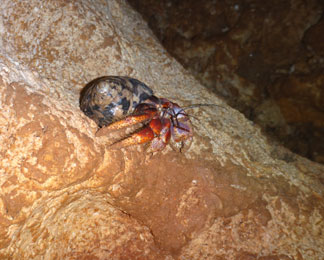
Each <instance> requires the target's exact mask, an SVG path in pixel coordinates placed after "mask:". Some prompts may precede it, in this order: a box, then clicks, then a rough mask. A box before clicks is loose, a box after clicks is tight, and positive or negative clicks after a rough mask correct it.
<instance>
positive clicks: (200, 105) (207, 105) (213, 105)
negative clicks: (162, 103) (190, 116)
mask: <svg viewBox="0 0 324 260" xmlns="http://www.w3.org/2000/svg"><path fill="white" fill-rule="evenodd" d="M196 107H221V108H224V109H226V107H223V106H221V105H216V104H192V105H190V106H186V107H182V109H183V110H185V109H190V108H196Z"/></svg>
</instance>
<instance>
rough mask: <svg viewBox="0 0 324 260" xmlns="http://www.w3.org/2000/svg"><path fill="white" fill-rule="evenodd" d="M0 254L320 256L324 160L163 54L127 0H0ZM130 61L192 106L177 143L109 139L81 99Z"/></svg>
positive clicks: (134, 69) (164, 92)
mask: <svg viewBox="0 0 324 260" xmlns="http://www.w3.org/2000/svg"><path fill="white" fill-rule="evenodd" d="M0 14H1V15H0V17H1V20H0V33H1V42H0V44H1V46H0V47H1V48H0V50H1V51H0V76H1V81H0V84H1V87H0V108H1V110H0V111H1V112H0V140H1V146H0V153H1V161H0V232H1V235H0V257H1V258H3V259H320V258H322V257H323V256H324V251H323V248H324V238H323V234H322V232H323V230H324V224H323V215H324V203H323V190H324V187H323V186H324V168H323V166H321V165H319V164H315V163H312V162H310V161H308V160H306V159H304V158H301V157H299V156H297V155H295V154H292V153H291V152H289V151H287V150H285V149H284V148H282V147H280V146H277V145H276V144H271V143H269V142H268V141H267V140H266V138H265V137H264V136H263V135H262V134H261V132H260V130H259V129H258V128H257V127H255V126H254V125H253V124H252V123H251V122H250V121H248V120H246V119H245V118H244V116H243V115H242V114H240V113H238V112H237V111H235V110H233V109H231V108H230V107H227V106H225V105H224V104H223V102H222V101H221V100H220V99H219V98H217V96H215V95H214V94H211V93H210V92H208V90H206V89H205V88H204V87H202V86H201V85H199V84H198V83H197V82H196V81H195V80H194V79H193V77H192V76H191V75H190V74H188V73H187V72H186V71H185V70H184V69H183V68H182V67H181V66H180V65H179V64H178V63H177V62H176V61H175V60H174V59H172V58H171V57H170V56H169V55H168V54H167V53H166V52H165V50H164V49H163V48H162V47H161V46H160V44H159V43H158V42H157V41H156V39H155V38H154V37H153V35H152V34H151V32H150V31H149V30H148V28H147V26H146V24H145V23H144V22H143V21H142V20H141V17H140V16H139V15H138V14H137V13H136V12H134V11H133V10H132V9H131V8H130V7H129V6H128V5H127V4H126V2H124V1H121V0H118V1H100V0H98V1H88V0H83V1H78V2H69V1H42V2H41V3H40V2H39V1H36V0H30V1H18V0H10V1H9V0H5V1H2V4H1V7H0ZM103 75H127V76H131V77H134V78H138V79H139V80H141V81H143V82H145V83H146V84H148V85H149V86H150V87H151V88H152V89H153V90H154V91H155V93H156V95H158V96H163V97H166V98H169V99H171V100H174V101H176V102H177V103H179V104H180V105H183V106H186V105H189V104H195V103H206V104H221V105H222V106H224V107H225V108H219V107H213V106H209V107H200V108H196V109H192V110H190V114H192V115H193V117H192V123H193V125H194V131H195V133H194V141H193V144H192V146H191V147H190V149H189V150H188V151H187V152H186V153H177V152H174V151H172V149H171V148H169V147H168V148H167V149H165V150H164V151H163V152H161V153H157V154H153V155H151V154H148V153H146V152H145V147H143V146H133V147H129V148H125V149H121V150H111V149H109V147H108V146H106V145H105V144H106V143H107V140H106V139H107V138H106V137H105V136H104V137H100V138H99V137H95V132H96V130H97V127H96V125H95V123H94V122H92V121H91V120H90V119H89V118H87V117H86V116H85V115H84V114H83V113H82V112H81V111H80V109H79V94H80V91H81V89H82V88H83V87H84V86H85V84H86V83H87V82H89V81H90V80H92V79H93V78H95V77H98V76H103Z"/></svg>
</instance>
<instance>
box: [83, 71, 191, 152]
mask: <svg viewBox="0 0 324 260" xmlns="http://www.w3.org/2000/svg"><path fill="white" fill-rule="evenodd" d="M80 107H81V110H82V111H83V112H84V113H85V114H86V115H87V116H89V117H90V118H92V119H93V120H94V121H95V122H96V123H97V124H98V125H99V127H104V128H105V130H108V131H110V130H111V131H116V130H119V129H123V128H127V127H131V126H134V125H137V124H142V125H143V126H142V127H141V128H140V129H139V130H136V131H135V132H134V133H131V134H130V135H129V136H126V137H124V138H122V139H121V140H119V141H118V144H119V146H121V147H125V146H130V145H136V144H142V143H147V142H151V150H152V151H161V150H163V149H164V148H165V146H166V145H167V144H168V143H171V144H172V147H174V148H177V149H178V150H180V151H181V150H182V149H183V148H184V147H185V146H188V145H189V144H190V143H191V140H192V134H193V133H192V126H191V122H190V119H189V117H188V115H187V114H186V113H185V111H184V110H183V109H182V108H181V107H180V106H179V105H177V104H176V103H173V102H171V101H169V100H168V99H165V98H157V97H156V96H154V95H153V91H152V90H151V89H150V88H149V87H148V86H146V85H145V84H144V83H142V82H140V81H138V80H136V79H133V78H129V77H114V76H106V77H102V78H98V79H96V80H93V81H91V82H90V83H89V84H88V85H87V86H86V87H85V89H84V90H83V93H81V99H80Z"/></svg>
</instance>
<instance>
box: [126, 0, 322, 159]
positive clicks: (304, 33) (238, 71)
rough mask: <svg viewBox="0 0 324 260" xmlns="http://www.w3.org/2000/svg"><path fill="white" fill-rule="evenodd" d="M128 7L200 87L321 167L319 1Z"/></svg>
mask: <svg viewBox="0 0 324 260" xmlns="http://www.w3.org/2000/svg"><path fill="white" fill-rule="evenodd" d="M129 2H130V3H131V4H132V5H133V6H134V7H135V8H136V9H137V10H139V12H141V13H142V14H143V16H144V17H145V18H146V20H147V21H148V23H149V25H150V27H151V28H152V30H153V31H154V32H155V34H156V35H157V37H158V38H159V39H160V41H161V42H162V43H163V45H164V46H165V48H166V49H167V50H168V51H169V52H170V53H171V54H172V55H173V56H174V57H176V58H177V60H178V61H180V62H181V64H183V66H184V67H185V68H187V69H188V70H189V71H190V72H192V73H193V75H195V76H196V78H197V79H199V80H200V82H202V83H203V84H204V85H205V86H208V87H209V88H210V89H211V90H212V91H213V92H215V93H217V94H218V95H220V96H222V97H223V98H224V99H225V100H226V101H227V102H228V103H229V104H230V105H231V106H232V107H234V108H236V109H238V110H239V111H241V112H242V113H244V115H245V116H246V117H248V118H249V119H251V120H253V121H254V122H256V123H257V124H259V125H260V126H261V127H262V128H263V129H264V130H265V132H266V133H268V134H269V136H272V137H275V138H276V139H277V140H279V141H280V142H281V143H282V144H284V145H285V146H286V147H288V148H289V149H291V150H292V151H294V152H296V153H298V154H300V155H302V156H305V157H307V158H310V159H311V160H314V161H317V162H320V163H324V109H323V103H324V88H323V74H324V13H323V11H324V5H323V1H320V0H308V1H303V0H281V1H278V0H268V1H255V0H227V1H214V0H206V1H196V0H187V1H177V0H161V1H154V0H153V1H152V0H129ZM148 6H149V8H147V7H148Z"/></svg>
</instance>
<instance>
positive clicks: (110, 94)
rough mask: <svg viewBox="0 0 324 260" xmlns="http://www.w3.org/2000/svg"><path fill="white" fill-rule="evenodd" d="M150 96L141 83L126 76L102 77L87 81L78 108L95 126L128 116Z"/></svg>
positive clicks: (150, 92) (148, 90)
mask: <svg viewBox="0 0 324 260" xmlns="http://www.w3.org/2000/svg"><path fill="white" fill-rule="evenodd" d="M152 95H153V91H152V90H151V89H150V88H149V87H148V86H146V85H145V84H144V83H143V82H141V81H139V80H137V79H133V78H130V77H120V76H105V77H100V78H97V79H94V80H93V81H91V82H89V83H88V84H87V85H86V86H85V88H84V89H83V90H82V92H81V98H80V108H81V110H82V111H83V112H84V113H85V114H86V115H87V116H88V117H90V118H91V119H93V120H94V121H95V122H96V123H97V124H98V126H99V127H103V126H107V125H109V124H111V123H113V122H115V121H118V120H120V119H122V118H124V117H125V116H127V115H129V114H131V113H132V112H133V111H134V109H135V107H136V106H137V105H138V104H140V103H142V102H144V101H145V100H147V99H148V98H149V97H151V96H152Z"/></svg>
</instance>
